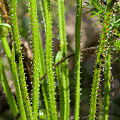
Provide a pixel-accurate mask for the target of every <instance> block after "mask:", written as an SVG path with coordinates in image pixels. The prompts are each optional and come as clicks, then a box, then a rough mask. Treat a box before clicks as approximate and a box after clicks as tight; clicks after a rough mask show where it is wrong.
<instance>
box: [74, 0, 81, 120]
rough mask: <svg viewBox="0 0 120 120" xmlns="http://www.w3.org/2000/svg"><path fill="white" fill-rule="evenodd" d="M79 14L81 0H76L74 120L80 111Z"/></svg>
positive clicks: (76, 119) (77, 117)
mask: <svg viewBox="0 0 120 120" xmlns="http://www.w3.org/2000/svg"><path fill="white" fill-rule="evenodd" d="M81 15H82V0H77V7H76V25H75V79H76V98H75V120H79V112H80V54H81V50H80V42H81V41H80V38H81Z"/></svg>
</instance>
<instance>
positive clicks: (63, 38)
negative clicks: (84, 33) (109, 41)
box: [58, 0, 70, 120]
mask: <svg viewBox="0 0 120 120" xmlns="http://www.w3.org/2000/svg"><path fill="white" fill-rule="evenodd" d="M58 18H59V35H60V50H61V51H63V52H64V53H65V57H66V56H67V44H66V31H65V13H64V0H58ZM62 82H63V83H62V84H63V91H64V106H63V107H64V116H63V117H62V118H63V119H64V120H69V107H70V106H69V75H68V67H67V60H65V62H64V63H62Z"/></svg>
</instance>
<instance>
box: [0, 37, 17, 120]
mask: <svg viewBox="0 0 120 120" xmlns="http://www.w3.org/2000/svg"><path fill="white" fill-rule="evenodd" d="M1 39H2V41H3V40H4V39H3V38H1ZM5 39H6V38H5ZM0 48H1V45H0ZM0 78H1V83H2V87H3V89H4V92H5V95H6V97H7V100H8V103H9V105H10V109H11V111H12V113H13V116H14V118H15V117H16V116H17V114H18V107H17V104H16V102H15V98H14V96H13V94H12V92H11V89H10V87H9V84H8V80H7V77H6V75H5V72H4V67H3V62H2V58H1V55H0Z"/></svg>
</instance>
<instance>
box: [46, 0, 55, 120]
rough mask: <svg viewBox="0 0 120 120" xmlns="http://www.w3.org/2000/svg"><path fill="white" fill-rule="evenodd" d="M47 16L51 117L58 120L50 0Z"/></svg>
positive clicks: (47, 4) (47, 1) (47, 66)
mask: <svg viewBox="0 0 120 120" xmlns="http://www.w3.org/2000/svg"><path fill="white" fill-rule="evenodd" d="M45 17H46V70H47V80H48V92H49V104H50V119H51V120H57V111H56V102H55V86H54V73H53V69H52V62H53V58H52V20H51V12H50V1H49V0H45Z"/></svg>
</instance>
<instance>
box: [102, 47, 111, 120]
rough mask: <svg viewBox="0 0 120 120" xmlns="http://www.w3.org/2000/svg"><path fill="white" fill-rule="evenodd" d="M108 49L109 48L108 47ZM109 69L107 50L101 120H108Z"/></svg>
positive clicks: (109, 61)
mask: <svg viewBox="0 0 120 120" xmlns="http://www.w3.org/2000/svg"><path fill="white" fill-rule="evenodd" d="M109 47H110V46H109ZM110 67H111V53H110V48H109V49H108V48H107V52H106V56H105V93H104V112H103V120H108V116H109V105H110Z"/></svg>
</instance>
